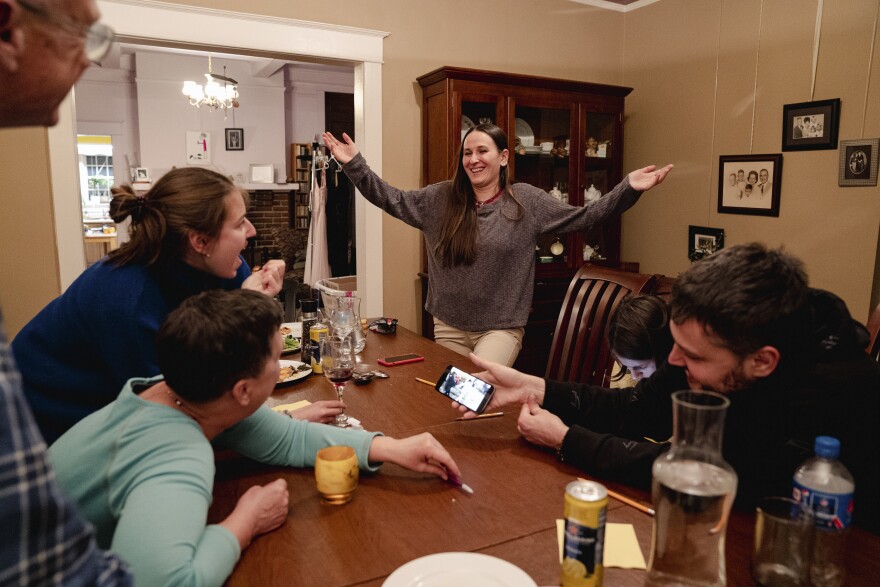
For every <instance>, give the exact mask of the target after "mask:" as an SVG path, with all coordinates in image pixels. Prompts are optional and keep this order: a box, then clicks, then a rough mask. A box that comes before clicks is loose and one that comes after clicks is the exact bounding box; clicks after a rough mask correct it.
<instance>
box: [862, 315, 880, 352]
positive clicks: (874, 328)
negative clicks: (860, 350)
mask: <svg viewBox="0 0 880 587" xmlns="http://www.w3.org/2000/svg"><path fill="white" fill-rule="evenodd" d="M867 327H868V333H869V334H870V335H871V342H869V343H868V346H867V347H866V348H865V350H866V351H868V354H869V355H871V358H873V359H874V360H875V361H877V362H880V304H877V307H876V308H874V311H873V312H871V315H870V316H869V317H868V324H867Z"/></svg>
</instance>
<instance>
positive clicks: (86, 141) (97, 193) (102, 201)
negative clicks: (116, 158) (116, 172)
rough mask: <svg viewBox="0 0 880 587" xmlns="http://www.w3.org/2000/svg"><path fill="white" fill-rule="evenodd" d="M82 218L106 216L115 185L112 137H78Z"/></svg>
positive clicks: (104, 217)
mask: <svg viewBox="0 0 880 587" xmlns="http://www.w3.org/2000/svg"><path fill="white" fill-rule="evenodd" d="M77 151H78V154H79V173H80V177H79V181H80V197H81V198H82V209H83V220H89V219H106V218H107V216H108V214H109V212H110V198H111V194H110V188H111V187H113V144H112V143H111V138H110V137H109V136H97V135H79V136H77Z"/></svg>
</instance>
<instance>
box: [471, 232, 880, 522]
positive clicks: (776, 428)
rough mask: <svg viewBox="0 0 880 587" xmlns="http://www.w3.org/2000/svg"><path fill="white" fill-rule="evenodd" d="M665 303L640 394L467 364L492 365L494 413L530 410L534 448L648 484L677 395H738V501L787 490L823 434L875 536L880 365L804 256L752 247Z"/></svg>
mask: <svg viewBox="0 0 880 587" xmlns="http://www.w3.org/2000/svg"><path fill="white" fill-rule="evenodd" d="M670 307H671V310H672V314H671V317H672V322H671V323H670V328H671V331H672V336H673V339H674V341H675V344H674V345H673V347H672V351H671V352H670V354H669V358H668V362H667V363H665V364H664V365H662V366H661V367H660V368H659V369H658V370H657V372H656V373H654V375H652V376H651V377H650V378H648V379H644V380H642V381H640V382H639V383H638V385H636V386H635V387H633V388H629V389H623V390H620V389H613V390H607V389H603V388H599V387H592V386H587V385H582V384H576V383H563V382H553V381H545V380H544V379H541V378H538V377H533V376H531V375H525V374H523V373H520V372H518V371H516V370H514V369H511V368H508V367H504V366H501V365H497V364H491V363H489V362H488V361H484V360H482V359H480V358H479V357H472V360H473V362H474V363H475V364H476V365H477V366H479V367H483V368H485V369H486V371H484V372H482V373H477V374H476V375H477V377H480V378H481V379H485V380H486V381H488V382H489V383H491V384H493V385H495V395H494V396H493V399H492V401H491V402H490V405H489V407H488V409H494V408H497V407H499V406H501V405H504V404H508V403H522V404H523V407H522V411H521V414H520V418H519V430H520V431H521V432H522V434H523V436H525V438H526V439H527V440H529V441H531V442H533V443H535V444H538V445H541V446H547V447H552V448H555V449H557V450H558V452H559V455H560V458H561V459H562V460H564V461H565V462H567V463H570V464H573V465H575V466H578V467H581V468H583V469H585V470H586V471H588V472H594V473H597V474H599V475H604V476H608V477H611V478H617V479H620V480H623V481H625V482H629V483H634V484H638V485H641V486H644V487H647V485H648V484H649V482H650V479H651V464H652V463H653V461H654V459H655V458H656V457H657V456H658V455H659V454H660V453H662V452H663V451H665V450H666V449H667V445H664V444H655V443H652V442H645V441H644V439H645V438H652V439H658V440H662V439H666V438H669V437H670V435H671V433H672V407H671V395H672V393H673V392H675V391H677V390H679V389H687V388H692V389H710V390H714V391H717V392H720V393H723V394H725V395H727V396H728V397H729V399H730V408H729V409H728V412H727V416H726V420H725V427H724V441H723V447H722V450H723V454H724V457H725V459H726V460H727V461H728V462H729V463H730V464H731V465H732V466H733V467H734V469H736V472H737V474H738V475H739V487H738V488H737V500H738V501H739V502H740V503H743V504H749V505H754V503H755V501H756V499H757V498H759V497H761V496H767V495H786V494H789V493H790V492H791V478H792V475H793V473H794V470H795V468H796V467H797V466H798V465H799V464H800V463H801V462H803V461H804V460H806V459H807V458H808V457H810V456H812V452H813V441H814V439H815V437H816V436H819V435H829V436H834V437H837V438H838V439H840V441H841V456H840V460H841V462H843V463H844V464H845V465H846V466H847V468H849V470H850V471H851V472H852V474H853V476H854V477H855V486H856V489H855V491H856V493H855V511H854V514H853V521H854V523H855V524H857V525H860V526H862V527H863V528H866V529H868V530H871V531H872V532H875V533H877V532H880V507H878V506H880V503H878V500H877V496H878V495H880V457H878V452H877V447H878V446H880V425H878V418H880V364H878V363H876V362H875V361H873V360H871V358H870V357H869V356H868V355H867V353H865V350H864V349H865V346H866V343H867V340H868V336H867V331H866V330H865V328H864V327H863V326H862V325H861V324H858V323H857V322H856V321H854V320H853V319H852V318H851V317H850V314H849V312H848V311H847V308H846V305H845V304H844V303H843V301H842V300H840V299H839V298H838V297H836V296H834V295H833V294H831V293H829V292H826V291H822V290H816V289H811V288H809V287H808V286H807V276H806V274H805V272H804V270H803V265H802V263H801V262H800V261H799V260H798V259H796V258H794V257H792V256H790V255H788V254H786V253H784V252H782V251H780V250H768V249H766V248H764V247H763V246H762V245H759V244H749V245H737V246H734V247H730V248H727V249H723V250H721V251H719V252H717V253H715V254H713V255H711V256H709V257H707V258H705V259H703V260H701V261H698V262H697V263H694V264H693V265H692V266H691V267H690V268H689V269H688V270H687V271H685V272H684V273H683V274H682V275H681V276H679V277H678V278H677V279H676V281H675V285H674V286H673V289H672V299H671V303H670ZM460 409H462V408H460ZM462 410H463V409H462ZM463 411H464V410H463ZM468 417H471V416H468Z"/></svg>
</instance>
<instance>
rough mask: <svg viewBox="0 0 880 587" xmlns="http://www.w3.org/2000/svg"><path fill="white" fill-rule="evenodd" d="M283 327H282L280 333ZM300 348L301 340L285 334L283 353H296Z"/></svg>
mask: <svg viewBox="0 0 880 587" xmlns="http://www.w3.org/2000/svg"><path fill="white" fill-rule="evenodd" d="M283 330H284V327H282V331H283ZM301 346H302V340H301V339H300V338H299V337H296V336H293V335H290V334H287V335H285V336H284V350H285V351H298V350H299V349H300V347H301Z"/></svg>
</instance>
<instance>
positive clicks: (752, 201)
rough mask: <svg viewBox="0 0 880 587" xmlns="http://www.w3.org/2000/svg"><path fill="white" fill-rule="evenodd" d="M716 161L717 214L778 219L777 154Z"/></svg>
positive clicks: (779, 170) (725, 157)
mask: <svg viewBox="0 0 880 587" xmlns="http://www.w3.org/2000/svg"><path fill="white" fill-rule="evenodd" d="M718 159H719V161H718V212H719V213H720V214H748V215H751V216H779V193H780V188H781V181H782V154H781V153H769V154H766V155H721V157H719V158H718ZM753 174H754V175H753ZM731 175H733V176H734V177H733V178H731ZM767 183H770V185H769V186H768V185H767Z"/></svg>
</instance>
